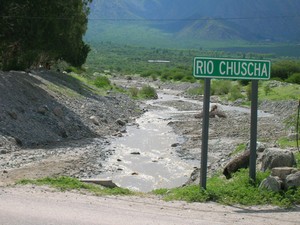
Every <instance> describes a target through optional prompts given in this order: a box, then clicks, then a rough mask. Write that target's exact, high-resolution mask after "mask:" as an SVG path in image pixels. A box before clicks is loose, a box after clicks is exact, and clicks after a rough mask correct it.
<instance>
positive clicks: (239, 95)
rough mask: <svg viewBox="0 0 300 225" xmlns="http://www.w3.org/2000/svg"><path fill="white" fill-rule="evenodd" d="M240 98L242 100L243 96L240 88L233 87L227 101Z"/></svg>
mask: <svg viewBox="0 0 300 225" xmlns="http://www.w3.org/2000/svg"><path fill="white" fill-rule="evenodd" d="M240 98H244V95H243V94H242V93H241V88H240V87H239V86H238V85H234V86H233V87H232V88H231V89H230V93H229V100H231V101H235V100H237V99H240Z"/></svg>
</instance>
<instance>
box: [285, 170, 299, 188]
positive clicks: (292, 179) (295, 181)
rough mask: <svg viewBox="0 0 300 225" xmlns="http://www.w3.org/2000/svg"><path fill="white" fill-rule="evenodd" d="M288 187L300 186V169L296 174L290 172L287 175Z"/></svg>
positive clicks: (286, 183)
mask: <svg viewBox="0 0 300 225" xmlns="http://www.w3.org/2000/svg"><path fill="white" fill-rule="evenodd" d="M285 185H286V188H287V189H288V188H290V187H300V171H299V172H297V173H294V174H290V175H288V176H287V177H286V182H285Z"/></svg>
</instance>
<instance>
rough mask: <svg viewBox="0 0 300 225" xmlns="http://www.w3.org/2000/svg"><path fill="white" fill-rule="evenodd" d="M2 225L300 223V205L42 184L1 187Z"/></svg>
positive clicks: (0, 210)
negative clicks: (192, 199)
mask: <svg viewBox="0 0 300 225" xmlns="http://www.w3.org/2000/svg"><path fill="white" fill-rule="evenodd" d="M0 224H1V225H29V224H30V225H38V224H39V225H40V224H44V225H50V224H56V225H57V224H64V225H71V224H72V225H93V224H101V225H115V224H125V225H126V224H139V225H140V224H149V225H150V224H168V225H170V224H189V225H192V224H197V225H201V224H203V225H207V224H210V225H225V224H230V225H232V224H243V225H247V224H249V225H250V224H251V225H252V224H255V225H258V224H263V225H271V224H272V225H277V224H278V225H283V224H284V225H296V224H300V209H299V208H297V209H294V210H293V211H286V210H281V209H278V208H274V207H264V208H262V207H259V208H258V207H251V208H247V209H246V208H240V207H229V206H222V205H218V204H215V203H205V204H201V203H193V204H188V203H185V202H164V201H161V200H159V199H157V198H156V197H148V198H141V197H95V196H89V195H83V194H79V193H69V192H56V191H52V190H51V189H48V188H42V187H31V186H26V187H16V188H1V189H0Z"/></svg>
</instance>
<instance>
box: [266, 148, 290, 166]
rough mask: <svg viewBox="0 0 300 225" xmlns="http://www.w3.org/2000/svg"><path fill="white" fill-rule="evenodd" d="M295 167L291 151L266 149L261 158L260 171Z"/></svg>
mask: <svg viewBox="0 0 300 225" xmlns="http://www.w3.org/2000/svg"><path fill="white" fill-rule="evenodd" d="M295 165H296V160H295V156H294V154H293V152H292V151H290V150H284V149H280V148H268V149H266V150H265V151H264V154H263V156H262V165H261V170H262V171H266V170H268V169H270V170H271V169H272V168H275V167H293V166H295Z"/></svg>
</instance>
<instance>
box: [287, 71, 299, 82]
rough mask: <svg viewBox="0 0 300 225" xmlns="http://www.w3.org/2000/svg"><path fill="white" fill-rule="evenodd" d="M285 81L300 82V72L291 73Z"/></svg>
mask: <svg viewBox="0 0 300 225" xmlns="http://www.w3.org/2000/svg"><path fill="white" fill-rule="evenodd" d="M285 81H286V82H289V83H294V84H300V73H294V74H293V75H291V76H289V78H288V79H286V80H285Z"/></svg>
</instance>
